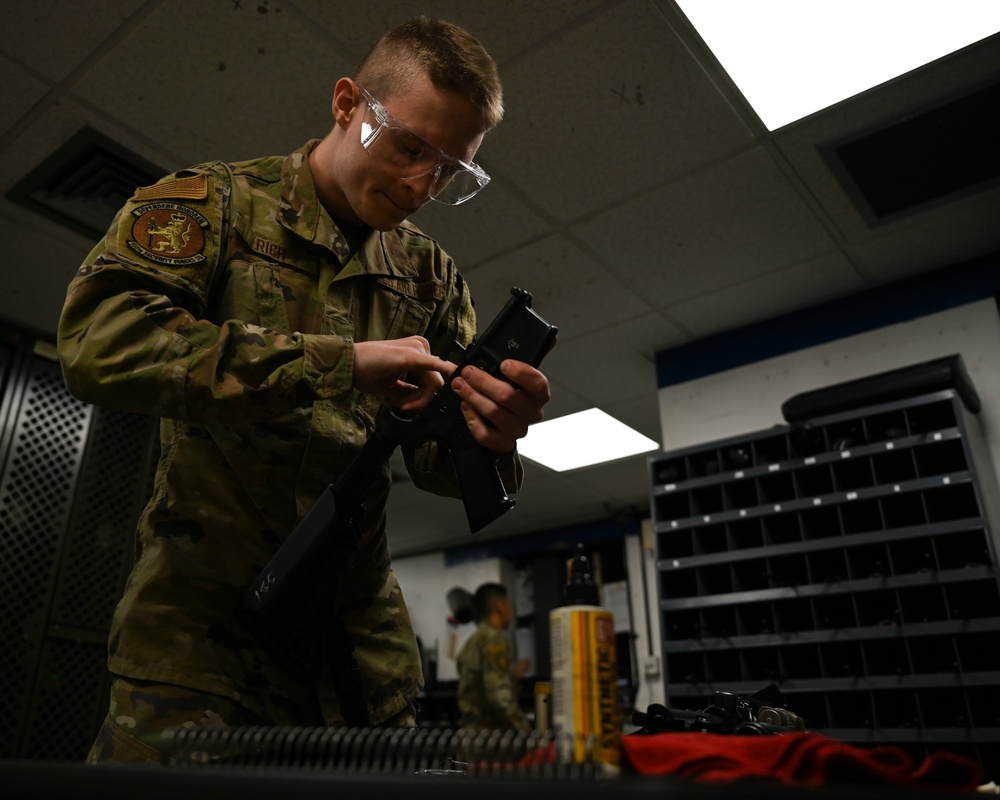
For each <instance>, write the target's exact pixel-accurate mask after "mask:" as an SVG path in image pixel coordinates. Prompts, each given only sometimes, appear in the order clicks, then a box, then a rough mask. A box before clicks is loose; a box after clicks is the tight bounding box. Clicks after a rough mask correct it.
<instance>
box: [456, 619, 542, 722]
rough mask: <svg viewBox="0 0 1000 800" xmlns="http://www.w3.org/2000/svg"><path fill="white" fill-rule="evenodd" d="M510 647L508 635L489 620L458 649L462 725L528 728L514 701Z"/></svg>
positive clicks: (514, 691) (481, 624)
mask: <svg viewBox="0 0 1000 800" xmlns="http://www.w3.org/2000/svg"><path fill="white" fill-rule="evenodd" d="M511 656H512V650H511V646H510V641H508V639H507V635H506V634H505V633H504V632H503V631H502V630H501V629H500V628H498V627H496V626H495V625H491V624H490V623H489V622H481V623H480V624H479V627H478V628H477V629H476V632H475V633H473V634H472V636H470V637H469V638H468V639H467V640H466V641H465V644H463V645H462V649H461V650H459V652H458V659H457V667H458V708H459V711H461V712H462V725H463V726H464V727H466V728H472V729H477V730H510V729H514V730H530V727H531V726H530V725H529V724H528V721H527V719H526V717H525V715H524V712H523V711H521V708H520V706H519V705H518V702H517V681H516V679H515V678H514V676H513V675H512V674H511V665H512V663H513V662H512V658H511Z"/></svg>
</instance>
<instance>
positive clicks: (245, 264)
mask: <svg viewBox="0 0 1000 800" xmlns="http://www.w3.org/2000/svg"><path fill="white" fill-rule="evenodd" d="M316 144H317V141H312V142H309V143H307V144H306V145H305V146H303V147H302V148H300V149H299V150H297V151H296V152H295V153H293V154H292V155H290V156H288V157H285V158H282V157H271V158H263V159H259V160H255V161H249V162H245V163H241V164H224V163H221V162H213V163H209V164H203V165H200V166H198V167H194V168H192V169H188V170H183V171H181V172H178V173H176V174H175V175H173V176H170V177H168V178H165V179H164V180H162V181H160V182H159V183H158V184H156V185H154V186H151V187H145V188H142V189H139V190H137V191H136V193H135V195H134V196H133V197H132V199H131V200H130V201H129V202H128V203H127V204H126V206H125V207H124V208H123V209H122V210H121V211H120V212H119V213H118V215H117V216H116V218H115V221H114V223H113V225H112V227H111V229H110V230H109V231H108V233H107V235H106V237H105V239H104V240H103V242H102V243H101V244H99V245H98V246H97V247H96V248H95V249H94V251H93V252H92V253H91V254H90V255H89V256H88V258H87V260H86V261H85V263H84V264H83V266H82V267H81V268H80V270H79V272H78V273H77V275H76V277H75V278H74V279H73V281H72V282H71V284H70V286H69V290H68V295H67V300H66V304H65V307H64V309H63V314H62V318H61V320H60V326H59V343H58V344H59V355H60V360H61V362H62V365H63V372H64V375H65V379H66V384H67V386H68V387H69V389H70V391H72V392H73V393H74V394H76V395H77V396H78V397H80V398H82V399H84V400H86V401H88V402H92V403H95V404H99V405H107V406H113V407H116V408H120V409H124V410H129V411H136V412H143V413H147V414H154V415H156V416H159V417H161V418H162V422H161V428H160V442H161V456H160V462H159V466H158V470H157V474H156V480H155V486H154V492H153V497H152V498H151V500H150V502H149V504H148V505H147V507H146V509H145V510H144V512H143V514H142V516H141V518H140V520H139V525H138V532H137V539H136V562H135V565H134V568H133V571H132V574H131V576H130V577H129V580H128V583H127V586H126V589H125V594H124V597H123V599H122V600H121V602H120V604H119V606H118V608H117V610H116V612H115V616H114V620H113V624H112V629H111V635H110V658H109V668H110V670H111V672H112V673H115V674H117V675H122V676H128V677H129V678H131V679H134V680H136V681H149V682H154V683H160V684H172V685H175V686H180V687H185V688H186V689H189V690H192V691H195V692H204V693H209V694H212V695H217V696H221V697H225V698H230V699H232V700H234V701H236V702H237V703H238V704H239V705H240V706H241V707H242V708H244V709H246V710H247V711H248V712H250V713H252V714H254V715H256V716H258V717H260V718H262V719H266V720H271V721H273V722H274V723H276V724H302V721H303V720H311V719H312V718H313V717H315V718H317V719H320V720H325V722H326V723H328V724H337V723H338V722H341V721H342V715H341V711H340V706H339V703H338V701H337V697H336V693H335V692H334V691H333V690H332V688H331V683H330V681H329V680H327V679H325V678H324V677H323V676H322V675H321V676H320V678H319V679H316V680H313V677H312V676H309V675H305V676H304V674H303V673H300V672H298V671H296V670H294V669H289V668H288V667H287V665H285V664H283V663H282V662H281V661H279V660H277V659H275V658H274V657H273V656H272V655H271V654H270V653H269V651H268V650H267V649H266V648H262V647H261V646H260V644H259V643H258V641H257V640H256V639H255V638H254V637H252V636H251V635H250V634H249V633H248V632H247V630H245V629H244V628H243V627H242V626H241V625H240V624H239V622H238V620H237V619H236V610H237V608H238V606H239V603H240V598H241V596H242V594H243V591H244V589H245V588H246V586H247V585H248V584H249V582H250V581H251V580H252V579H253V577H254V576H255V575H256V574H257V573H258V572H259V571H260V570H261V569H262V568H263V566H264V564H265V563H267V561H268V560H269V558H270V557H271V555H272V554H273V553H274V552H275V550H276V549H277V548H278V546H279V545H280V544H281V542H282V541H283V540H284V539H285V537H286V536H287V535H288V533H289V532H290V531H291V530H292V528H293V527H294V525H295V523H296V521H297V520H298V519H299V518H300V517H301V516H302V515H303V514H304V513H305V512H306V511H307V510H308V509H309V508H310V507H311V505H312V504H313V502H314V501H315V499H316V498H317V496H318V495H319V494H320V492H321V491H323V489H324V488H325V487H326V486H327V485H328V484H329V483H331V482H333V481H334V480H335V479H336V477H337V476H338V475H339V474H340V473H341V471H343V470H344V469H345V468H346V467H347V466H348V464H349V463H350V461H351V459H352V458H353V456H354V455H355V454H356V453H357V451H358V450H359V449H360V448H361V447H362V445H363V444H364V442H365V440H366V438H367V437H368V435H369V434H370V433H371V432H372V430H373V427H374V421H375V418H376V416H377V414H378V413H379V411H380V410H381V409H382V406H383V401H382V398H379V397H376V396H371V395H366V394H363V393H361V392H359V391H357V390H356V389H354V388H353V385H352V376H353V367H354V357H353V356H354V351H353V343H354V342H355V341H366V340H376V339H378V340H381V339H396V338H401V337H405V336H410V335H413V334H420V335H423V336H425V337H426V338H427V339H428V340H429V341H430V344H431V347H432V348H433V351H434V352H435V353H438V354H441V353H443V352H444V351H445V350H446V349H447V346H448V345H449V344H450V343H451V342H452V341H455V340H457V341H459V342H462V343H463V344H465V343H468V342H469V341H470V340H471V339H472V337H473V336H474V334H475V327H476V323H475V314H474V312H473V308H472V301H471V298H470V295H469V291H468V287H467V286H466V284H465V283H464V281H463V280H462V277H461V276H460V275H459V274H458V272H457V271H456V268H455V265H454V262H453V261H452V260H451V259H450V258H449V257H448V256H447V255H446V254H445V253H444V252H443V251H442V250H441V248H440V247H439V246H438V245H437V243H436V242H434V241H433V240H432V239H430V238H428V237H427V236H426V235H424V234H423V233H422V232H421V231H420V230H419V229H418V228H416V227H415V226H413V225H412V224H410V223H403V224H401V225H400V226H399V227H398V228H396V229H395V230H394V231H390V232H387V233H379V232H377V231H376V232H370V233H369V235H368V236H367V238H366V239H365V240H364V241H363V242H361V243H360V245H358V243H357V242H356V243H355V245H356V249H357V251H356V252H353V253H352V247H351V246H350V245H349V243H348V241H347V239H346V237H345V235H344V234H343V232H342V231H341V230H340V229H339V228H338V227H337V225H336V224H335V223H334V221H333V219H332V218H331V217H330V216H329V214H328V213H327V212H326V210H325V209H324V208H323V207H322V205H321V204H320V202H319V201H318V199H317V196H316V188H315V185H314V182H313V177H312V172H311V170H310V168H309V163H308V155H309V152H311V150H312V148H313V147H315V145H316ZM404 457H405V460H406V464H407V467H408V469H409V471H410V475H411V477H412V478H413V480H414V483H415V484H416V485H417V486H419V487H421V488H424V489H428V490H430V491H434V492H436V493H439V494H449V495H457V493H458V490H457V488H456V485H455V476H454V470H453V467H452V465H451V463H450V458H448V456H447V454H446V453H445V452H444V451H443V449H440V450H439V449H438V447H437V446H436V445H435V444H434V443H431V444H428V445H425V446H423V447H421V448H419V449H418V450H416V451H415V452H409V451H408V450H405V449H404ZM503 474H504V480H505V482H507V481H509V482H510V483H509V484H508V485H512V486H513V485H515V484H517V483H519V482H520V477H521V475H520V465H519V463H518V460H517V458H516V456H514V457H511V458H506V459H505V460H504V463H503ZM389 485H390V474H389V468H388V465H386V467H385V469H384V470H383V472H382V474H381V476H380V477H379V479H378V480H377V482H376V483H375V485H372V486H371V488H370V490H369V491H368V493H367V494H366V496H365V498H364V506H365V509H366V514H365V517H364V519H363V522H362V539H361V542H360V544H359V545H358V550H357V552H356V553H355V557H354V558H353V559H352V564H353V566H352V567H351V568H349V569H345V570H342V571H341V572H340V574H339V575H338V579H337V581H336V592H335V594H334V596H332V597H331V598H330V599H329V603H330V605H331V606H332V607H333V608H334V609H335V611H336V613H337V615H338V617H339V618H340V619H341V620H342V621H343V624H344V626H345V628H346V630H347V633H348V636H349V638H350V641H351V643H352V644H353V646H354V648H355V658H356V659H357V663H358V666H359V668H360V675H361V681H362V687H363V692H362V693H363V695H364V705H365V708H366V710H367V714H368V717H369V719H370V721H371V722H372V723H373V724H380V723H385V722H389V721H391V720H393V719H394V718H396V719H398V718H401V717H400V715H402V718H405V717H407V716H409V715H408V714H407V713H406V712H407V711H408V710H409V709H412V701H413V699H414V698H415V697H416V696H417V694H418V693H419V692H420V691H421V689H422V685H423V676H422V674H421V670H420V660H419V656H418V651H417V646H416V641H415V637H414V635H413V631H412V628H411V625H410V620H409V615H408V612H407V609H406V606H405V603H404V601H403V597H402V595H401V593H400V589H399V585H398V584H397V582H396V578H395V576H394V574H393V572H392V569H391V564H390V559H389V550H388V545H387V540H386V528H385V501H386V497H387V495H388V491H389ZM289 626H294V627H296V628H299V629H301V630H304V631H310V632H322V631H324V630H325V629H326V628H327V627H328V624H327V618H326V617H324V616H323V615H322V614H320V613H318V612H316V613H311V614H309V615H308V618H303V619H297V620H289ZM322 671H323V673H324V675H329V673H330V664H329V659H328V658H327V659H326V660H325V661H324V663H323V665H322Z"/></svg>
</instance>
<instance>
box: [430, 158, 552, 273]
mask: <svg viewBox="0 0 1000 800" xmlns="http://www.w3.org/2000/svg"><path fill="white" fill-rule="evenodd" d="M487 142H489V139H487ZM487 146H488V145H487ZM498 183H499V182H497V181H494V182H493V183H491V184H490V185H489V186H487V187H486V188H485V189H484V190H483V191H482V192H480V193H479V194H477V195H476V196H475V197H474V198H472V199H471V200H469V201H468V202H466V203H463V204H462V205H460V206H445V205H442V204H440V203H428V204H427V205H426V206H424V207H423V208H422V209H420V211H419V212H417V214H416V215H415V216H414V217H412V220H413V222H414V223H415V224H416V225H418V226H419V227H420V228H422V229H423V230H424V231H425V232H426V233H427V234H428V235H429V236H433V237H434V238H435V239H437V240H438V241H439V242H440V244H441V246H442V247H444V249H445V250H446V251H447V253H448V255H450V256H451V257H452V258H453V259H455V263H456V264H457V265H458V269H459V271H460V272H465V271H466V269H468V268H469V267H472V266H475V265H476V264H480V263H482V262H483V261H486V260H487V259H490V258H494V257H496V256H498V255H501V254H503V253H505V252H508V251H510V250H514V249H516V248H518V247H520V246H522V245H524V244H525V243H527V242H530V241H531V240H533V239H538V238H541V237H542V236H543V235H544V234H546V233H548V232H550V226H549V225H548V223H547V222H546V221H545V220H543V219H542V218H541V217H538V216H536V215H535V214H533V213H532V212H531V211H530V210H529V209H527V208H526V207H525V206H524V205H523V204H521V203H520V202H519V201H518V200H517V198H515V197H513V196H511V195H510V193H509V192H508V191H507V190H506V188H505V187H504V186H503V185H498Z"/></svg>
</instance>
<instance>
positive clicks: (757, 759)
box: [622, 731, 982, 791]
mask: <svg viewBox="0 0 1000 800" xmlns="http://www.w3.org/2000/svg"><path fill="white" fill-rule="evenodd" d="M622 753H623V756H624V758H625V762H626V768H628V767H631V768H632V769H634V770H635V771H636V772H641V773H645V774H649V775H676V776H679V777H685V778H693V779H696V780H703V781H735V780H739V779H744V778H763V779H771V780H777V781H779V782H781V783H785V784H790V785H794V786H822V785H824V784H827V783H845V782H849V783H884V784H892V785H896V786H907V787H911V788H921V789H953V790H959V791H971V790H974V789H975V788H976V787H977V786H978V785H979V784H980V783H981V782H982V777H981V773H980V769H979V765H978V764H977V763H976V762H975V761H973V760H972V759H970V758H967V757H965V756H961V755H958V754H956V753H950V752H947V751H942V750H938V751H934V752H933V753H931V754H930V755H929V756H928V757H927V758H926V759H925V760H924V761H923V762H922V763H921V764H919V765H917V764H915V763H914V760H913V759H912V758H911V757H910V755H909V754H908V753H907V752H906V751H905V750H903V749H902V748H900V747H896V746H892V745H880V746H877V747H870V748H864V747H860V746H857V745H852V744H848V743H846V742H840V741H837V740H835V739H831V738H829V737H826V736H823V735H822V734H818V733H814V732H811V731H795V732H791V733H783V734H778V735H776V736H731V735H723V734H716V733H694V732H690V733H689V732H684V733H657V734H650V735H641V734H630V735H628V736H623V737H622Z"/></svg>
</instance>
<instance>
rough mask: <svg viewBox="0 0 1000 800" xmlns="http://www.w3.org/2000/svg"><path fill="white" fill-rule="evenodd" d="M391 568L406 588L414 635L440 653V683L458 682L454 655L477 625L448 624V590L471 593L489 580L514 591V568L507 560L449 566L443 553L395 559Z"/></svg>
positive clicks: (426, 647)
mask: <svg viewBox="0 0 1000 800" xmlns="http://www.w3.org/2000/svg"><path fill="white" fill-rule="evenodd" d="M392 568H393V570H394V571H395V573H396V578H397V580H398V581H399V585H400V586H401V587H402V589H403V597H404V598H406V607H407V608H408V609H409V611H410V619H411V620H412V621H413V630H414V632H415V633H416V634H417V636H419V637H420V639H421V641H422V642H423V645H424V649H425V651H426V652H427V653H428V654H429V653H431V652H434V651H435V650H436V652H437V670H438V673H437V675H438V680H443V681H454V680H458V672H457V671H456V669H455V660H454V654H455V653H457V652H458V648H459V647H461V645H462V642H464V641H465V639H466V638H468V637H469V636H470V635H471V634H472V632H473V631H474V630H475V628H476V626H475V623H471V622H470V623H468V624H465V625H458V626H455V625H451V624H449V622H448V617H449V616H450V614H451V612H450V610H449V609H448V601H447V595H448V591H449V590H450V589H452V588H453V587H455V586H459V587H461V588H463V589H465V590H466V591H468V592H470V593H471V592H475V591H476V588H477V587H478V586H479V585H480V584H481V583H486V582H488V581H491V582H499V583H502V584H504V585H505V586H507V587H509V588H512V587H513V586H514V569H513V565H512V564H511V563H510V562H509V561H507V560H505V559H501V558H488V559H484V560H482V561H470V562H466V563H462V564H456V565H454V566H446V564H445V556H444V553H443V552H437V553H428V554H426V555H420V556H409V557H405V558H394V559H393V560H392ZM512 641H513V640H512Z"/></svg>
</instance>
